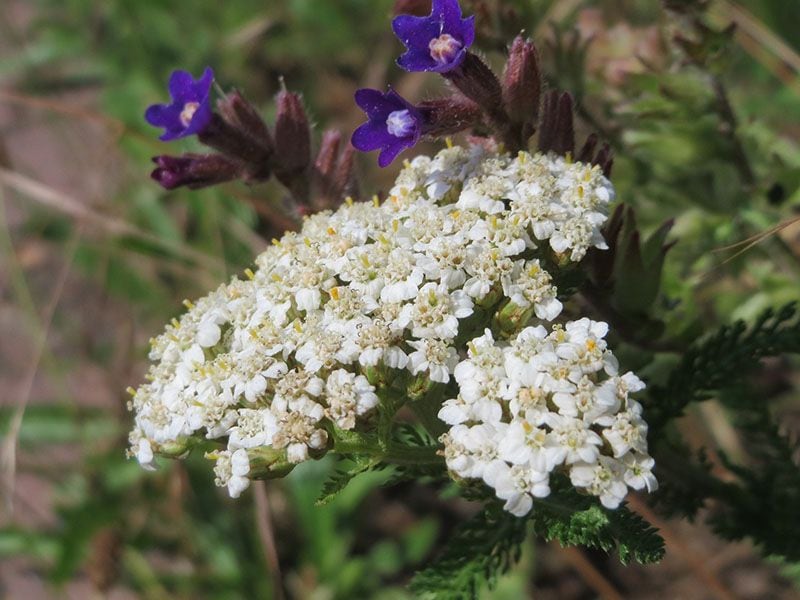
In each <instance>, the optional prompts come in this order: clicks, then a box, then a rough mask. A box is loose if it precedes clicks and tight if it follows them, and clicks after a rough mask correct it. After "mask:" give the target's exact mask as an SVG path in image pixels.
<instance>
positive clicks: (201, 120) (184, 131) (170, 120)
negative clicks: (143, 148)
mask: <svg viewBox="0 0 800 600" xmlns="http://www.w3.org/2000/svg"><path fill="white" fill-rule="evenodd" d="M213 81H214V71H212V70H211V67H206V70H205V71H204V72H203V75H202V77H200V79H198V80H197V81H195V80H194V78H193V77H192V74H191V73H188V72H187V71H173V73H172V75H171V76H170V78H169V94H170V96H172V103H171V104H153V105H152V106H150V107H149V108H148V109H147V111H146V112H145V114H144V118H145V119H147V122H148V123H150V125H153V126H154V127H162V128H163V129H164V133H163V135H161V137H160V138H159V139H161V140H162V141H165V142H166V141H169V140H176V139H178V138H182V137H187V136H190V135H194V134H196V133H200V132H201V131H202V130H203V129H205V127H206V126H207V125H208V124H209V122H210V121H211V116H212V109H211V94H210V91H211V84H212V82H213Z"/></svg>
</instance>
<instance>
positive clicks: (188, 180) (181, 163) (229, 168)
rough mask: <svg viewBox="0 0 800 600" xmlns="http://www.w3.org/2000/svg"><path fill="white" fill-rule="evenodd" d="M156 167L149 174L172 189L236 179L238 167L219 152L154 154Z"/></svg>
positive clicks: (165, 186)
mask: <svg viewBox="0 0 800 600" xmlns="http://www.w3.org/2000/svg"><path fill="white" fill-rule="evenodd" d="M153 162H154V163H156V168H155V169H154V170H153V172H152V173H151V174H150V176H151V177H152V178H153V179H154V180H155V181H157V182H158V183H160V184H161V186H162V187H164V188H166V189H168V190H173V189H175V188H177V187H182V186H187V187H189V188H192V189H197V188H203V187H208V186H210V185H216V184H218V183H224V182H226V181H231V180H233V179H236V177H237V176H238V175H239V167H238V166H237V164H236V163H234V162H233V161H231V160H229V159H227V158H225V157H224V156H222V155H220V154H184V155H183V156H156V157H154V158H153Z"/></svg>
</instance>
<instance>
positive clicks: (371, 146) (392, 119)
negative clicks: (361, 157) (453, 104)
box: [351, 89, 425, 167]
mask: <svg viewBox="0 0 800 600" xmlns="http://www.w3.org/2000/svg"><path fill="white" fill-rule="evenodd" d="M356 104H358V106H360V107H361V109H362V110H363V111H364V112H365V113H367V118H368V119H369V121H367V122H366V123H364V124H363V125H362V126H361V127H359V128H358V129H356V130H355V132H353V138H352V140H351V141H352V144H353V146H355V147H356V148H357V149H358V150H361V151H362V152H370V151H371V150H377V149H379V148H380V150H381V153H380V156H379V157H378V164H379V165H380V166H381V167H386V166H388V165H389V163H391V162H392V161H393V160H394V159H395V158H396V157H397V155H398V154H400V153H401V152H402V151H403V150H405V149H406V148H411V147H412V146H413V145H414V144H416V143H417V142H418V141H419V138H420V136H421V135H422V128H423V125H424V124H425V118H424V116H423V114H422V113H421V112H420V110H419V109H418V108H417V107H415V106H414V105H413V104H410V103H408V102H406V101H405V100H404V99H403V98H402V97H401V96H400V95H399V94H398V93H397V92H395V91H394V90H392V89H390V90H389V91H388V92H386V93H385V94H384V93H382V92H380V91H378V90H370V89H362V90H358V91H357V92H356Z"/></svg>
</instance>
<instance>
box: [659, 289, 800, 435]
mask: <svg viewBox="0 0 800 600" xmlns="http://www.w3.org/2000/svg"><path fill="white" fill-rule="evenodd" d="M787 352H789V353H797V352H800V318H798V313H797V307H796V306H795V304H794V303H790V304H787V305H785V306H783V307H782V308H779V309H778V310H777V311H775V310H773V309H768V310H766V311H764V312H763V313H762V314H761V315H760V316H759V317H758V319H757V320H756V322H755V323H754V324H753V325H752V326H750V327H748V326H747V324H746V323H745V322H744V321H737V322H736V323H734V324H733V325H726V326H723V327H722V328H721V329H720V330H719V331H718V332H717V333H715V334H713V335H712V336H710V337H708V338H706V339H704V340H702V341H700V342H699V343H697V344H695V345H694V346H692V347H691V348H689V350H688V351H687V352H686V353H685V354H684V356H683V359H682V360H681V362H680V364H679V365H678V367H677V368H676V369H675V370H674V371H673V372H672V374H671V375H670V377H669V380H668V381H667V383H666V385H665V386H664V387H661V388H656V389H654V390H653V392H652V398H653V402H652V404H651V405H650V406H649V407H648V413H647V414H648V421H649V423H650V428H651V431H656V430H658V429H660V428H661V427H663V426H664V425H665V424H666V423H667V422H668V421H669V420H670V419H673V418H676V417H679V416H680V415H681V414H682V413H683V410H684V409H685V408H686V406H687V405H688V404H690V403H691V402H699V401H702V400H707V399H708V398H710V397H711V396H712V395H713V393H714V392H715V391H717V390H719V389H721V388H727V387H730V386H731V385H733V384H735V383H736V382H739V381H742V379H743V378H744V377H745V376H746V375H747V374H749V373H752V372H753V370H754V369H755V368H756V367H757V366H758V365H759V360H760V359H762V358H764V357H766V356H776V355H779V354H783V353H787Z"/></svg>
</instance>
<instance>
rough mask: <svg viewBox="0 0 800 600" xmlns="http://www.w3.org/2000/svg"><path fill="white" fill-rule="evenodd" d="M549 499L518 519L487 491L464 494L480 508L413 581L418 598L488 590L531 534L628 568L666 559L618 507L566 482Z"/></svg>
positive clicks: (655, 540)
mask: <svg viewBox="0 0 800 600" xmlns="http://www.w3.org/2000/svg"><path fill="white" fill-rule="evenodd" d="M552 488H553V489H552V493H551V494H550V495H549V496H548V497H547V498H543V499H536V500H535V501H534V508H533V511H532V512H531V513H530V515H529V516H528V517H525V518H519V517H515V516H513V515H511V514H510V513H508V512H506V511H504V510H503V509H502V505H501V504H499V503H498V501H497V499H496V498H494V497H492V495H491V493H489V492H487V490H485V489H480V488H479V489H471V490H464V491H465V494H466V496H467V497H469V498H471V499H474V500H477V501H479V502H481V503H482V504H484V508H483V509H481V510H480V511H479V512H478V513H477V514H476V515H475V516H473V517H472V518H471V519H470V520H469V521H467V522H465V523H464V524H462V525H461V526H460V527H459V528H458V529H457V531H456V532H455V534H454V535H453V536H452V537H451V538H450V539H449V540H448V542H447V546H446V547H445V548H444V550H443V551H442V553H441V554H440V555H439V556H438V557H437V558H436V559H435V560H434V561H433V562H432V563H431V564H430V565H428V566H427V567H426V568H425V569H424V570H422V571H420V572H419V573H417V574H416V576H415V577H414V579H413V580H412V581H411V590H412V591H413V592H415V593H416V594H419V595H420V596H421V597H425V598H433V599H444V598H474V597H477V595H478V593H479V591H480V590H481V589H484V588H489V589H491V588H492V587H494V586H495V584H496V583H497V580H498V578H499V577H500V576H501V575H502V574H504V573H506V572H507V571H508V570H509V569H510V568H511V567H512V566H513V565H514V564H515V563H516V562H517V561H518V560H519V557H520V555H521V552H522V546H523V544H524V542H525V541H526V540H527V539H528V538H529V533H530V532H533V533H534V534H535V535H536V536H538V537H539V538H541V539H544V540H546V541H551V540H556V541H558V542H559V543H560V544H561V545H562V546H578V547H585V548H597V549H599V550H603V551H605V552H611V551H614V550H616V552H617V554H618V556H619V559H620V561H621V562H622V563H623V564H627V563H628V562H630V561H635V562H638V563H640V564H651V563H656V562H658V561H659V560H661V558H662V557H663V556H664V540H663V539H661V537H660V536H659V535H658V532H657V530H656V529H655V528H654V527H653V526H652V525H650V524H649V523H648V522H647V521H645V520H644V519H643V518H642V517H641V516H639V515H638V514H636V513H634V512H632V511H631V510H629V509H628V508H627V507H626V506H622V507H620V508H619V509H617V510H608V509H605V508H603V507H601V506H600V505H599V504H598V502H597V500H596V499H594V498H591V497H589V496H585V495H582V494H579V493H578V492H577V491H576V490H575V488H574V487H572V485H570V483H569V481H568V480H566V478H555V479H554V480H553V486H552Z"/></svg>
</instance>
